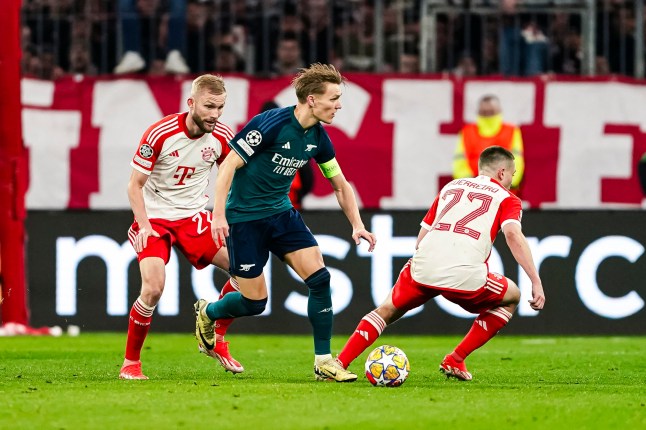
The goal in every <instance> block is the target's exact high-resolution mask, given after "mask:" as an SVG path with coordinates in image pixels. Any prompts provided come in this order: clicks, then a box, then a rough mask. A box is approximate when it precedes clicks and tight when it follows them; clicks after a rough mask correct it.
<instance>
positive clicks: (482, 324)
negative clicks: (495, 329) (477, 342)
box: [476, 320, 489, 331]
mask: <svg viewBox="0 0 646 430" xmlns="http://www.w3.org/2000/svg"><path fill="white" fill-rule="evenodd" d="M476 323H478V325H479V326H480V327H482V328H483V329H485V331H489V330H487V323H486V322H484V321H482V320H476Z"/></svg>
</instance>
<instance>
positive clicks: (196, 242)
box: [128, 211, 220, 269]
mask: <svg viewBox="0 0 646 430" xmlns="http://www.w3.org/2000/svg"><path fill="white" fill-rule="evenodd" d="M211 217H212V214H211V212H209V211H201V212H198V213H196V214H195V215H193V216H192V217H190V218H183V219H179V220H176V221H168V220H164V219H160V218H153V219H151V220H150V223H151V224H152V226H153V230H155V231H156V232H157V233H159V236H160V237H153V236H150V237H148V244H147V245H146V247H145V248H144V250H143V251H141V252H140V253H138V254H137V260H138V261H141V260H143V259H144V258H147V257H159V258H161V259H163V260H164V263H165V264H168V260H169V259H170V249H171V247H172V246H173V245H174V246H176V247H177V249H179V250H180V251H181V252H182V254H184V256H185V257H186V259H187V260H188V261H190V262H191V264H192V265H193V266H194V267H195V268H197V269H202V268H204V267H206V266H208V265H209V264H211V262H212V261H213V257H215V254H217V253H218V251H219V250H220V247H219V246H217V245H216V244H215V242H214V241H213V237H212V236H211ZM138 231H139V224H137V222H136V221H135V222H133V223H132V225H131V226H130V229H129V230H128V239H129V240H130V244H132V243H133V239H134V237H135V236H136V235H137V232H138Z"/></svg>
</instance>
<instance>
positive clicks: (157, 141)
mask: <svg viewBox="0 0 646 430" xmlns="http://www.w3.org/2000/svg"><path fill="white" fill-rule="evenodd" d="M187 115H188V112H185V113H179V114H173V115H169V116H167V117H165V118H163V119H161V120H160V121H158V122H156V123H155V124H153V125H151V126H150V127H149V128H148V130H146V132H145V133H144V135H143V137H142V138H141V141H140V142H139V148H137V152H136V153H135V155H134V157H133V158H132V161H131V162H130V165H131V166H132V167H133V168H135V169H137V170H138V171H140V172H141V173H144V174H146V175H149V178H148V180H147V181H146V184H145V185H144V188H143V193H144V202H145V204H146V214H147V215H148V218H163V219H166V220H170V221H173V220H178V219H182V218H187V217H190V216H193V215H194V214H196V213H197V212H199V211H201V210H203V209H204V208H205V207H206V204H207V202H208V200H209V198H208V196H207V195H206V188H207V186H208V184H209V175H210V173H211V169H212V168H213V164H215V163H217V164H218V165H219V164H220V163H221V162H222V161H223V160H224V158H225V157H226V155H227V154H228V153H229V146H228V145H227V143H228V142H229V140H231V138H232V137H233V131H232V130H231V129H230V128H229V127H227V126H226V125H224V124H222V123H220V122H218V123H217V124H216V126H215V130H214V131H213V133H206V134H203V135H201V136H198V137H195V138H191V137H189V135H188V130H187V129H186V117H187Z"/></svg>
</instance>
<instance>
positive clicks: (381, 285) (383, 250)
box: [357, 215, 424, 317]
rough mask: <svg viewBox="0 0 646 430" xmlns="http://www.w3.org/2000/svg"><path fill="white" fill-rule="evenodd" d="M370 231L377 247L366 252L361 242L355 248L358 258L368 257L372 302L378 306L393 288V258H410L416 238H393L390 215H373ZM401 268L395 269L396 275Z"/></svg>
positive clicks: (417, 311) (411, 312)
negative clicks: (369, 261) (377, 240)
mask: <svg viewBox="0 0 646 430" xmlns="http://www.w3.org/2000/svg"><path fill="white" fill-rule="evenodd" d="M371 231H372V232H373V233H374V234H375V235H376V236H377V237H378V238H379V245H378V246H376V247H375V250H374V251H373V252H368V245H367V243H364V242H363V241H362V243H361V245H359V246H358V247H357V254H358V255H359V256H360V257H369V258H370V260H371V263H370V278H371V279H372V285H371V291H372V300H373V302H374V304H375V305H377V306H378V305H380V304H381V303H382V302H383V301H384V300H385V299H386V297H388V293H389V292H390V290H391V289H392V287H393V257H412V256H413V253H414V252H415V242H417V237H415V236H406V237H393V217H392V215H375V216H373V217H372V222H371ZM400 269H401V268H397V273H399V270H400ZM423 309H424V306H420V307H418V308H416V309H413V310H410V311H408V312H407V313H406V315H405V316H406V317H409V316H413V315H415V314H418V313H419V312H421V311H422V310H423Z"/></svg>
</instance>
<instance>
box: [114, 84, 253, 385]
mask: <svg viewBox="0 0 646 430" xmlns="http://www.w3.org/2000/svg"><path fill="white" fill-rule="evenodd" d="M226 98H227V93H226V89H225V86H224V81H223V79H222V77H220V76H214V75H209V74H207V75H202V76H199V77H198V78H197V79H195V80H194V81H193V84H192V87H191V96H190V97H189V99H188V101H187V104H188V112H184V113H178V114H173V115H169V116H167V117H165V118H163V119H161V120H159V121H157V122H156V123H154V124H153V125H151V126H150V127H148V129H147V130H146V132H145V133H144V135H143V137H142V138H141V141H140V142H139V147H138V148H137V151H136V153H135V155H134V157H133V159H132V161H131V163H130V165H131V166H132V175H131V177H130V181H129V182H128V198H129V199H130V205H131V207H132V211H133V213H134V216H135V220H134V222H133V224H132V226H131V227H130V229H129V231H128V238H129V240H130V243H131V244H132V246H133V247H134V249H135V251H136V252H137V259H138V261H139V269H140V271H141V279H142V286H141V294H140V296H139V297H138V298H137V300H136V301H135V303H134V304H133V305H132V309H131V310H130V321H129V325H128V338H127V341H126V353H125V359H124V361H123V366H122V367H121V372H120V374H119V377H120V378H121V379H148V378H147V377H146V376H145V375H144V374H143V373H142V370H141V361H140V355H141V348H142V346H143V343H144V340H145V339H146V335H147V334H148V329H149V327H150V322H151V320H152V314H153V311H154V310H155V306H157V303H158V302H159V299H160V298H161V295H162V293H163V291H164V283H165V265H166V264H167V263H168V260H169V258H170V248H171V246H173V245H175V246H176V247H177V248H178V249H179V250H180V251H181V252H182V253H183V254H184V255H185V256H186V258H187V259H188V261H190V262H191V264H192V265H193V266H195V267H196V268H198V269H202V268H204V267H206V266H208V265H209V264H215V265H216V266H218V267H220V268H222V269H224V270H227V271H228V269H229V257H228V253H227V250H226V248H224V247H220V246H217V245H216V244H215V242H214V241H213V238H212V236H211V219H212V217H211V212H210V211H208V210H206V209H205V208H206V204H207V202H208V196H207V195H206V187H207V185H208V180H209V175H210V172H211V169H212V168H213V165H214V164H218V165H219V164H220V162H221V161H222V160H224V158H225V157H226V155H227V154H228V153H229V147H228V145H227V143H228V141H229V140H230V139H231V138H232V137H233V131H232V130H231V129H230V128H229V127H227V126H226V125H224V124H223V123H221V122H219V118H220V116H221V115H222V111H223V109H224V105H225V102H226ZM234 289H235V285H232V284H231V281H227V283H226V284H225V285H224V287H223V289H222V293H223V294H224V293H226V292H229V291H234ZM220 340H223V339H220ZM218 348H219V349H215V350H211V351H203V352H205V353H206V354H207V355H209V356H211V357H213V358H216V359H218V360H219V361H220V363H221V364H222V365H223V366H224V367H225V369H227V370H230V371H232V372H235V373H239V372H242V371H243V368H242V366H241V365H240V363H238V362H237V361H235V360H234V359H233V357H231V354H230V353H229V350H228V343H227V342H223V341H220V342H218Z"/></svg>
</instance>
